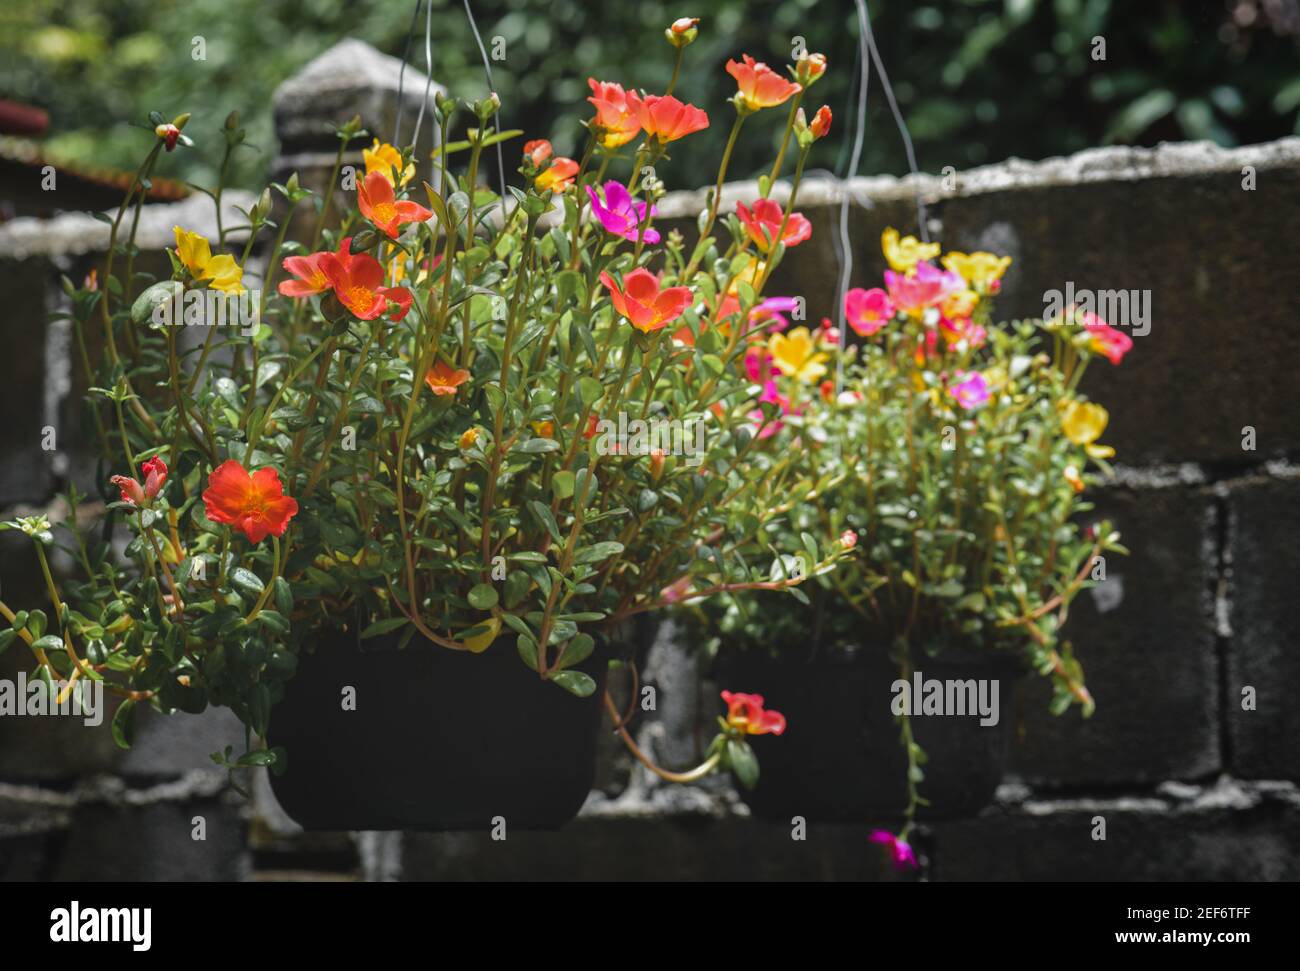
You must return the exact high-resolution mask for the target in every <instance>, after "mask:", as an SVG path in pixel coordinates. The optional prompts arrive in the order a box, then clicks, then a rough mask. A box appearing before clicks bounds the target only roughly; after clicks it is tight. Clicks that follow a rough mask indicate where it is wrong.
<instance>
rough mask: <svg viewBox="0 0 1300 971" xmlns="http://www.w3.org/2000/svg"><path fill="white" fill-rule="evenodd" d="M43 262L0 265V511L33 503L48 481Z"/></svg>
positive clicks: (45, 266) (5, 261)
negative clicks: (0, 301) (0, 300)
mask: <svg viewBox="0 0 1300 971" xmlns="http://www.w3.org/2000/svg"><path fill="white" fill-rule="evenodd" d="M47 272H48V264H47V263H46V261H45V260H43V259H29V260H13V259H0V294H4V301H5V309H4V315H3V317H2V318H0V341H2V342H3V346H4V347H5V349H6V353H5V354H4V355H3V356H2V357H0V415H2V416H4V420H3V421H2V422H0V455H3V456H4V461H3V462H0V506H4V505H6V504H8V503H13V502H37V501H39V500H41V499H43V498H44V497H45V494H46V492H47V491H48V489H49V486H50V483H51V479H50V472H49V461H48V460H49V453H48V452H46V451H45V450H43V449H42V448H41V437H42V429H43V428H44V427H45V425H46V424H47V421H46V413H45V335H46V319H45V315H46V306H45V299H46V292H45V285H44V281H45V277H46V275H47Z"/></svg>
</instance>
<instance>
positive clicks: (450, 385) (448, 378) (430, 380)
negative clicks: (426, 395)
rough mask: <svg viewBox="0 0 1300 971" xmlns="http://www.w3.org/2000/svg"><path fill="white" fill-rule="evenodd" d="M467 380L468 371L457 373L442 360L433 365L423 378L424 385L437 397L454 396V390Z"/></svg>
mask: <svg viewBox="0 0 1300 971" xmlns="http://www.w3.org/2000/svg"><path fill="white" fill-rule="evenodd" d="M468 380H469V372H468V371H458V370H456V369H455V368H453V367H452V366H451V365H450V364H447V363H446V362H444V361H442V360H437V361H435V362H434V363H433V367H431V368H429V372H428V373H427V374H426V375H425V376H424V383H425V384H427V385H428V386H429V390H430V391H432V392H433V393H434V394H436V395H438V396H440V397H441V396H442V395H447V394H455V393H456V389H457V388H459V387H460V386H461V385H462V384H464V383H465V382H466V381H468Z"/></svg>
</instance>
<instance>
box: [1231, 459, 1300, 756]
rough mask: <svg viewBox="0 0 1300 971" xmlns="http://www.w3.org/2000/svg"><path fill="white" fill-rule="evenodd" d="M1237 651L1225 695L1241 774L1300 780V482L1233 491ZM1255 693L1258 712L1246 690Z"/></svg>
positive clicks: (1233, 650)
mask: <svg viewBox="0 0 1300 971" xmlns="http://www.w3.org/2000/svg"><path fill="white" fill-rule="evenodd" d="M1226 502H1227V503H1228V506H1229V509H1230V516H1231V519H1230V522H1229V532H1228V535H1229V537H1230V542H1231V550H1232V565H1231V585H1230V587H1229V591H1228V595H1229V598H1230V601H1231V605H1232V606H1231V613H1230V614H1229V617H1228V620H1229V622H1230V624H1231V639H1230V649H1229V652H1228V677H1227V685H1226V692H1225V705H1226V708H1227V719H1228V730H1229V733H1230V734H1229V737H1230V740H1231V752H1232V766H1233V771H1234V772H1235V773H1236V774H1238V775H1241V776H1244V777H1246V778H1255V779H1259V778H1269V779H1297V780H1300V708H1297V706H1296V703H1295V697H1296V690H1297V687H1300V652H1297V649H1296V647H1297V644H1300V621H1297V611H1296V577H1297V576H1298V575H1300V550H1298V549H1297V547H1296V537H1297V536H1300V479H1295V478H1291V479H1288V480H1284V481H1273V482H1264V481H1260V482H1251V483H1247V484H1243V485H1240V486H1236V487H1233V488H1232V489H1231V490H1230V491H1229V492H1228V496H1227V499H1226ZM1246 686H1250V687H1252V688H1254V689H1255V692H1256V699H1255V705H1256V707H1255V710H1254V711H1245V710H1243V709H1242V689H1243V688H1244V687H1246Z"/></svg>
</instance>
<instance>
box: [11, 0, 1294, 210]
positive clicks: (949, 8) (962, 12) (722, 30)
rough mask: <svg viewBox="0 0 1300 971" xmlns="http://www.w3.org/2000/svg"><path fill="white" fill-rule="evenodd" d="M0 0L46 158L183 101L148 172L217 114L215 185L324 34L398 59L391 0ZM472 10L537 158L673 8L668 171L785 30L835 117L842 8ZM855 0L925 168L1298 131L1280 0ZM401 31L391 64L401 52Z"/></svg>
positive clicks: (652, 41)
mask: <svg viewBox="0 0 1300 971" xmlns="http://www.w3.org/2000/svg"><path fill="white" fill-rule="evenodd" d="M432 2H433V7H434V18H435V19H434V29H433V50H434V65H433V73H434V77H435V79H436V80H438V81H439V82H441V83H443V84H445V85H447V86H448V88H449V89H450V90H451V91H452V92H453V93H454V94H456V95H459V96H461V97H465V98H476V97H481V96H482V95H483V94H484V93H485V91H486V83H485V81H484V77H483V71H482V65H481V63H480V60H479V54H478V49H477V47H476V45H475V44H474V41H473V37H472V35H471V33H470V30H469V25H468V21H467V19H466V16H465V12H464V8H463V6H462V3H461V0H432ZM3 6H4V12H3V13H0V65H2V66H0V97H7V98H10V99H12V100H15V101H20V102H25V103H28V104H32V105H37V106H39V107H42V108H44V109H46V110H48V111H49V113H50V129H49V134H50V137H49V138H48V139H47V141H46V143H45V150H46V154H47V155H49V156H50V157H51V158H52V159H54V160H55V161H66V162H74V163H82V164H86V163H93V164H95V165H101V166H104V165H107V166H112V167H116V168H120V169H126V170H130V169H133V168H134V167H135V165H136V164H137V163H138V160H139V157H140V153H141V149H140V133H139V132H135V131H133V130H132V129H130V128H128V127H126V126H125V124H124V123H126V122H130V121H141V120H143V119H144V118H145V117H146V116H147V114H148V112H149V111H151V110H154V109H157V110H159V111H161V112H163V114H164V115H167V116H168V117H171V116H172V115H175V114H178V113H180V112H182V111H191V112H194V115H195V122H194V125H193V128H192V129H190V130H189V131H188V132H187V133H188V134H191V135H192V136H193V137H194V138H195V139H196V140H197V141H198V142H199V148H200V150H198V151H192V152H177V153H176V154H175V155H174V156H169V157H168V158H167V160H166V162H167V166H168V167H167V169H166V171H164V172H162V173H160V174H165V175H170V176H174V177H178V178H182V179H186V180H189V181H195V182H200V183H203V184H211V183H213V182H214V181H215V179H216V171H215V167H216V166H217V165H218V164H219V161H220V151H219V148H220V145H221V139H220V136H219V134H218V131H217V129H218V127H219V126H220V124H221V121H222V119H224V118H225V116H226V114H227V113H228V112H230V111H232V110H238V111H240V113H241V116H242V118H243V120H244V122H245V124H246V125H247V126H248V128H249V143H250V144H251V145H253V146H255V147H256V150H249V151H244V152H241V153H240V154H239V155H238V156H237V159H236V164H235V167H234V171H233V172H232V184H237V185H242V186H246V187H250V188H251V187H254V186H260V185H261V184H263V182H264V180H265V179H266V178H267V175H268V167H269V165H270V162H271V160H272V158H273V157H274V154H275V143H274V135H273V130H272V119H271V106H270V101H269V99H268V97H267V94H268V92H270V91H271V90H273V89H274V88H275V86H276V85H278V84H279V83H280V82H281V81H283V80H284V79H285V78H287V77H289V76H290V75H291V74H293V73H294V72H295V71H297V70H298V69H299V68H301V67H302V66H303V65H304V64H305V63H306V62H307V61H309V60H310V59H311V58H313V57H314V56H316V55H317V54H319V53H320V52H321V51H322V50H324V49H325V48H327V47H328V46H330V45H331V44H333V43H334V42H335V41H337V40H339V39H341V38H343V37H349V36H350V37H356V38H358V39H361V40H365V41H368V42H369V43H371V44H373V45H375V46H376V47H378V48H379V49H380V50H383V51H385V52H387V53H390V54H394V55H398V56H400V55H401V54H402V53H403V50H404V48H405V45H406V42H407V36H408V31H409V29H410V26H411V19H412V13H413V12H414V8H415V4H414V0H282V2H274V0H273V2H266V0H185V2H179V0H6V2H5V4H4V5H3ZM472 7H473V9H474V12H475V15H476V17H477V20H478V24H479V28H480V30H481V32H482V34H483V37H484V40H485V43H487V44H489V46H490V44H491V39H492V38H493V37H496V36H500V37H502V38H504V39H505V43H506V48H505V49H506V57H505V59H504V60H502V61H498V62H494V63H493V71H494V75H495V81H496V85H497V88H498V91H499V93H500V95H501V97H502V99H503V101H504V102H505V108H504V110H503V113H502V118H503V123H504V124H505V125H506V126H507V127H520V128H524V129H526V130H527V131H528V133H529V135H530V136H534V137H551V138H553V140H554V142H555V145H556V148H557V150H558V151H559V152H561V153H565V152H570V153H574V152H580V151H581V148H582V143H581V139H582V136H583V132H582V129H581V128H580V127H579V124H578V123H579V121H580V120H582V119H585V118H587V117H589V116H590V110H589V106H588V105H587V103H586V102H585V100H584V99H585V98H586V96H587V94H588V93H589V92H588V89H587V85H586V78H587V76H588V75H591V76H594V77H597V78H599V79H602V80H616V81H619V82H621V83H622V84H624V85H625V86H637V87H644V88H646V89H647V90H650V91H655V90H663V87H664V86H665V85H666V83H667V80H668V76H669V74H670V72H671V65H672V56H671V54H672V52H671V48H669V46H668V45H667V43H665V42H664V41H663V39H662V37H661V31H662V30H663V28H664V27H665V26H667V25H668V24H669V23H671V22H672V21H673V19H675V18H676V17H679V16H685V15H691V16H699V17H701V18H702V24H701V32H700V37H699V40H697V41H696V43H695V44H694V45H693V46H692V47H691V48H690V50H689V51H688V52H687V58H686V64H685V67H684V71H683V77H682V79H681V82H680V85H679V91H678V93H679V94H680V95H681V96H682V97H683V98H684V99H688V100H691V101H692V102H694V103H695V104H697V105H700V106H701V107H703V108H705V110H707V111H709V112H710V114H711V115H712V117H713V126H712V127H711V128H710V129H709V130H708V131H707V132H706V133H703V134H701V135H697V136H694V137H692V138H691V139H688V140H685V141H684V142H681V143H679V144H678V145H676V146H674V156H675V158H676V164H677V166H678V167H679V170H678V173H676V177H675V178H673V179H672V180H671V181H672V182H674V183H675V184H676V185H678V186H685V185H702V184H704V183H707V182H709V181H710V180H711V179H712V176H713V172H714V170H715V165H716V162H715V160H716V159H717V158H718V157H719V156H720V154H721V148H722V142H723V140H724V139H725V137H726V134H727V129H728V128H729V125H730V112H729V110H728V109H726V106H725V105H724V104H723V101H724V99H725V98H727V97H729V96H730V95H731V94H732V93H733V92H734V90H735V88H734V84H733V82H732V79H731V78H730V77H729V76H728V75H727V74H726V73H725V70H724V67H725V64H726V61H727V59H728V58H729V57H739V55H740V54H741V53H742V52H744V53H750V54H752V55H754V56H755V57H757V58H759V59H760V60H763V59H766V60H768V61H769V62H770V63H771V64H772V65H773V66H774V67H777V68H780V66H782V65H784V64H785V63H787V61H788V60H789V56H790V50H791V44H792V38H794V37H796V36H801V37H803V38H804V39H805V42H806V45H807V48H808V49H809V50H812V51H821V52H824V53H825V54H827V56H828V57H829V58H830V63H831V71H830V72H829V73H828V74H827V75H826V77H825V78H823V79H822V80H821V81H820V82H818V84H817V86H816V88H815V89H814V90H813V92H812V94H811V96H810V101H811V102H812V104H811V106H810V107H812V108H815V107H816V106H818V105H820V104H822V103H826V104H829V105H830V106H831V108H832V110H833V111H834V112H835V115H836V119H837V125H840V126H843V125H844V124H845V123H846V122H847V120H848V116H849V112H848V111H846V110H845V109H846V108H847V107H848V105H849V104H850V102H849V98H850V93H851V92H850V90H849V89H850V84H851V79H852V78H853V77H854V76H855V74H856V72H855V71H854V70H853V67H854V60H855V55H856V51H857V36H858V27H857V16H856V13H855V11H854V5H853V3H852V2H851V0H690V2H686V0H681V2H672V3H664V2H661V0H635V2H633V0H600V2H594V0H473V2H472ZM870 10H871V16H872V18H873V25H874V29H875V31H876V34H877V37H878V43H879V46H880V49H881V53H882V55H883V57H884V59H885V63H886V66H887V67H888V69H889V70H890V72H891V75H892V78H893V79H894V80H895V81H896V84H897V94H898V98H899V101H900V105H901V107H902V109H903V111H904V113H905V115H906V117H907V120H908V124H909V126H910V127H911V131H912V134H913V136H914V138H915V140H916V146H917V153H918V160H919V163H920V167H921V168H922V169H923V170H925V171H930V172H938V171H939V170H941V169H942V168H943V167H944V166H946V165H952V166H954V167H955V168H957V169H959V170H960V169H966V168H969V167H971V166H973V165H979V164H982V163H985V162H995V161H999V160H1001V159H1004V158H1008V157H1010V156H1020V157H1022V158H1029V159H1039V158H1044V157H1047V156H1051V155H1059V154H1066V153H1070V152H1075V151H1078V150H1080V149H1083V148H1086V147H1089V146H1095V145H1105V144H1137V145H1154V144H1155V143H1156V142H1158V141H1161V140H1182V139H1202V138H1205V139H1212V140H1214V141H1215V142H1217V143H1219V144H1220V145H1224V146H1232V145H1237V144H1251V143H1257V142H1262V141H1267V140H1269V139H1274V138H1279V137H1281V136H1284V135H1288V134H1292V133H1294V132H1298V131H1300V127H1298V121H1297V114H1298V111H1297V109H1298V108H1300V57H1297V53H1298V46H1300V0H1128V2H1121V0H941V2H932V3H925V2H917V0H872V2H871V3H870ZM422 22H423V17H422V18H421V23H422ZM418 34H419V36H418V37H417V39H416V41H415V45H414V49H413V50H412V51H411V54H410V57H409V60H410V62H411V63H413V64H417V65H421V66H422V65H423V31H422V29H421V30H420V31H419V32H418ZM196 36H201V37H203V38H204V40H205V42H206V48H207V62H206V64H204V65H203V67H202V69H198V68H197V67H196V64H195V62H194V60H193V59H192V56H191V52H192V46H191V45H192V41H193V38H194V37H196ZM1097 36H1101V37H1104V38H1105V40H1106V55H1107V62H1108V65H1107V67H1108V69H1106V70H1099V69H1098V65H1097V64H1096V63H1094V62H1093V61H1092V60H1091V58H1090V52H1091V50H1092V39H1093V38H1094V37H1097ZM409 80H410V81H411V82H412V83H417V84H418V83H419V82H420V81H421V80H422V79H421V78H420V77H419V76H416V77H410V78H409ZM875 83H876V82H874V81H873V85H874V84H875ZM877 93H878V92H877ZM870 103H871V107H870V109H869V120H868V138H867V142H866V146H865V154H864V157H863V161H862V165H861V168H860V171H861V172H863V173H878V172H890V173H898V172H901V171H904V170H905V169H906V161H905V158H904V156H903V154H902V149H901V145H900V142H899V139H898V138H897V136H896V135H895V134H894V132H893V123H892V121H891V120H890V118H889V116H888V109H887V107H886V106H885V102H884V100H883V98H879V97H877V96H875V95H874V94H873V96H872V97H871V98H870ZM750 127H751V128H753V127H754V126H752V125H751V126H750ZM779 129H780V126H779V125H778V124H776V123H775V122H774V123H773V124H770V125H768V126H767V127H766V129H765V130H766V132H767V135H766V137H762V136H760V135H759V133H758V132H757V131H750V132H748V133H747V136H746V138H744V139H742V140H741V144H740V146H739V147H738V153H737V156H736V159H735V162H734V164H733V166H732V170H731V172H732V176H733V177H735V178H744V177H749V176H753V175H755V174H757V172H758V169H759V167H760V166H762V165H763V162H764V160H765V159H770V158H771V157H772V150H771V145H769V144H768V141H769V140H771V141H774V140H775V139H776V138H777V137H778V136H779ZM840 130H841V132H843V130H844V129H843V128H842V127H841V129H840ZM848 144H849V143H848V141H847V140H844V139H839V138H831V139H827V140H826V142H824V143H823V144H822V145H819V146H818V148H817V150H816V151H815V152H814V155H813V158H812V160H811V162H810V167H817V166H820V167H823V168H835V169H837V170H838V171H840V172H841V174H842V173H843V171H844V168H845V167H846V166H847V162H848Z"/></svg>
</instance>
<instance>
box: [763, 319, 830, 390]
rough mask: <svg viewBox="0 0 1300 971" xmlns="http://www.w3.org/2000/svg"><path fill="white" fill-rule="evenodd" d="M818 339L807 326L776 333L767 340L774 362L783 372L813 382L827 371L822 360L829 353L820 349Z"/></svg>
mask: <svg viewBox="0 0 1300 971" xmlns="http://www.w3.org/2000/svg"><path fill="white" fill-rule="evenodd" d="M817 348H818V343H817V339H816V338H815V337H813V335H812V334H811V333H809V331H808V328H807V327H796V328H794V330H791V331H790V332H789V333H785V334H781V333H776V334H773V335H772V339H771V340H769V341H768V342H767V349H768V352H769V353H770V354H771V355H772V363H773V364H775V365H776V366H777V368H778V369H779V370H780V371H781V373H782V374H784V375H787V376H788V377H792V378H795V379H797V380H799V381H802V382H803V383H804V384H811V383H812V382H814V381H816V380H817V379H818V378H820V377H821V376H822V375H823V374H825V373H826V365H825V364H823V363H822V362H823V361H825V360H826V358H827V355H826V353H825V352H823V351H819V350H818V349H817Z"/></svg>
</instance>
